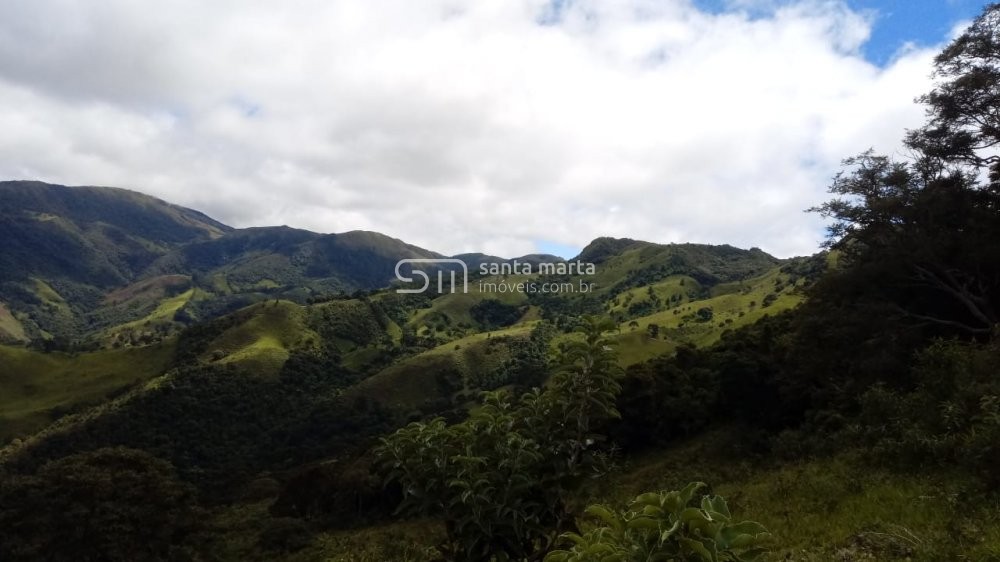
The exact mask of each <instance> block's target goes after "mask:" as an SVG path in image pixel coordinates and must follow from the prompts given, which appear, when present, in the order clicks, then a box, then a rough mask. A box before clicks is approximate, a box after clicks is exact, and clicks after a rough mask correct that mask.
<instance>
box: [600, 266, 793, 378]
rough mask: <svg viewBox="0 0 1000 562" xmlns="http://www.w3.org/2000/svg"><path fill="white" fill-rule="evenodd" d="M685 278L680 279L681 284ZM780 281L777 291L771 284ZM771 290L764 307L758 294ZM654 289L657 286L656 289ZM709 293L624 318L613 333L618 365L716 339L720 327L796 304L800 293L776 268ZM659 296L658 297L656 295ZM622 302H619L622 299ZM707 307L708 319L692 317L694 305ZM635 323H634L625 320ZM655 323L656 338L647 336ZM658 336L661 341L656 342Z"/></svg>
mask: <svg viewBox="0 0 1000 562" xmlns="http://www.w3.org/2000/svg"><path fill="white" fill-rule="evenodd" d="M678 283H679V281H678V280H676V279H671V280H667V281H665V282H661V283H657V284H655V285H653V287H654V290H657V289H656V287H657V286H659V287H661V289H660V290H670V289H671V288H674V290H676V288H677V287H681V285H679V284H678ZM689 283H690V282H689V281H686V282H685V285H684V286H687V285H688V284H689ZM778 286H781V287H782V289H781V290H780V291H778V290H777V289H776V287H778ZM633 292H634V294H635V295H636V298H638V297H639V296H640V295H642V296H643V297H642V298H646V297H645V295H646V293H647V289H646V288H645V287H642V288H639V289H634V290H633ZM772 293H774V294H775V297H776V300H774V302H773V303H771V304H770V305H769V306H764V299H765V298H766V297H767V295H769V294H772ZM657 294H659V290H657ZM710 294H711V295H712V296H709V298H706V299H703V300H697V301H691V302H684V303H682V304H680V305H678V306H674V307H671V308H666V309H664V310H660V311H657V312H654V313H652V314H649V315H647V316H642V317H640V318H635V319H634V320H632V321H629V322H626V323H625V324H624V325H623V326H622V327H621V328H622V332H621V334H619V335H615V336H613V338H615V339H616V340H617V341H618V342H619V347H618V351H619V356H620V358H621V361H622V363H623V364H624V365H631V364H634V363H639V362H642V361H645V360H647V359H651V358H653V357H655V356H656V355H659V354H662V353H669V352H671V351H672V350H673V349H674V348H676V346H677V345H678V344H680V343H691V344H694V345H696V346H699V347H704V346H709V345H712V344H713V343H715V342H717V341H718V340H719V338H721V337H722V334H723V332H725V331H726V330H733V329H737V328H741V327H743V326H748V325H750V324H753V323H754V322H756V321H758V320H760V319H761V318H763V317H764V316H765V315H769V314H770V315H774V314H777V313H779V312H782V311H784V310H787V309H789V308H793V307H795V306H797V305H798V304H799V303H800V302H802V299H803V297H802V296H801V295H800V294H798V292H796V291H795V287H794V286H792V285H790V284H788V278H787V276H786V275H785V274H782V273H781V272H780V271H779V270H778V269H777V268H776V269H774V270H772V271H770V272H768V273H766V274H764V275H762V276H760V277H757V278H754V279H750V280H747V281H743V282H739V283H727V284H722V285H717V286H715V287H713V288H712V290H711V293H710ZM661 298H662V297H661ZM623 302H624V301H623ZM704 307H708V308H711V309H712V319H711V320H709V321H706V322H701V321H698V319H697V312H698V310H699V309H701V308H704ZM631 322H635V325H634V326H633V325H631ZM651 324H656V325H657V326H658V327H659V333H658V335H657V338H655V339H654V338H652V337H650V335H649V326H650V325H651ZM661 340H662V341H661Z"/></svg>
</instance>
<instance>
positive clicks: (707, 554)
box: [545, 482, 770, 562]
mask: <svg viewBox="0 0 1000 562" xmlns="http://www.w3.org/2000/svg"><path fill="white" fill-rule="evenodd" d="M704 487H705V484H703V483H701V482H694V483H691V484H688V485H687V486H685V487H684V489H683V490H680V491H673V492H658V493H657V492H650V493H645V494H642V495H640V496H638V497H636V498H635V499H634V500H633V501H632V502H631V503H630V504H629V506H628V508H627V509H625V510H624V511H622V512H620V513H619V512H613V511H612V510H611V509H609V508H608V507H606V506H603V505H592V506H590V507H589V508H587V511H586V513H587V514H588V515H590V516H591V517H593V518H595V519H597V520H598V521H600V523H601V524H600V526H598V527H595V528H593V529H590V530H589V531H587V532H586V533H584V534H582V535H581V534H577V533H566V534H564V535H562V537H561V538H562V539H563V540H564V541H566V542H569V543H572V547H571V548H570V549H569V550H556V551H553V552H551V553H549V554H548V555H547V556H546V557H545V562H633V561H634V562H640V561H641V562H667V561H675V562H750V561H753V560H758V559H759V558H760V556H761V555H763V554H764V553H765V552H766V551H767V549H766V548H765V547H764V546H763V545H764V544H765V543H766V541H767V539H768V538H769V537H770V535H769V534H768V533H767V529H765V528H764V526H763V525H761V524H760V523H756V522H754V521H743V522H740V523H734V522H733V518H732V515H731V514H730V512H729V506H728V505H726V500H725V499H723V498H722V497H721V496H708V495H705V496H702V498H701V501H700V503H697V498H695V492H697V491H698V490H700V489H701V488H704Z"/></svg>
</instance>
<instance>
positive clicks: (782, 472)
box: [581, 429, 1000, 561]
mask: <svg viewBox="0 0 1000 562" xmlns="http://www.w3.org/2000/svg"><path fill="white" fill-rule="evenodd" d="M742 440H743V436H741V435H740V432H739V431H738V430H734V429H726V430H717V431H714V432H710V433H707V434H704V435H702V436H700V437H697V438H695V439H692V440H691V441H689V442H687V443H684V444H681V445H679V446H676V447H673V448H670V449H668V450H665V451H660V452H657V453H653V454H649V455H646V456H643V457H640V458H636V459H632V460H629V461H628V463H627V464H626V466H624V467H623V470H622V471H621V472H620V473H618V474H616V475H613V476H612V477H611V478H609V479H608V480H607V481H606V482H602V483H601V484H600V485H599V486H595V489H594V490H592V491H591V493H590V496H589V498H588V502H589V501H594V502H601V503H608V504H611V505H615V506H619V507H621V506H624V505H625V503H627V501H628V500H629V499H631V498H633V497H635V496H636V495H638V494H639V493H642V492H645V491H656V490H674V489H679V488H681V487H683V486H684V485H685V484H687V483H688V482H692V481H703V482H707V483H709V484H711V485H712V487H713V488H712V493H717V494H720V495H722V496H724V497H725V498H726V499H727V500H728V502H729V505H730V509H731V510H732V511H733V513H734V514H735V515H736V516H737V517H738V518H739V519H751V520H755V521H759V522H760V523H762V524H764V526H765V527H767V528H768V530H769V531H770V532H771V533H772V535H773V536H774V552H773V553H772V555H771V556H770V558H769V559H770V560H798V561H826V560H914V561H916V560H927V561H930V560H998V559H1000V558H998V557H1000V511H998V506H997V504H996V502H995V500H994V501H993V502H992V503H990V502H985V501H975V499H974V498H971V499H973V501H969V500H965V501H963V500H960V499H959V498H962V497H963V496H964V495H965V490H967V489H969V488H970V487H971V486H972V483H971V482H970V481H969V480H968V478H967V477H963V476H961V475H957V474H951V473H945V472H925V473H910V474H901V473H896V472H892V471H889V470H886V469H881V468H877V467H872V466H871V465H870V464H869V463H868V462H866V460H867V459H866V458H865V456H864V455H861V454H859V453H856V452H852V451H848V452H844V453H841V454H838V455H836V456H833V457H831V458H827V459H821V460H807V461H797V462H791V463H787V464H781V465H774V464H768V463H752V462H738V461H735V462H734V459H738V458H740V455H739V453H738V452H737V451H738V450H739V449H740V447H741V446H742V445H741V441H742ZM581 505H582V503H581Z"/></svg>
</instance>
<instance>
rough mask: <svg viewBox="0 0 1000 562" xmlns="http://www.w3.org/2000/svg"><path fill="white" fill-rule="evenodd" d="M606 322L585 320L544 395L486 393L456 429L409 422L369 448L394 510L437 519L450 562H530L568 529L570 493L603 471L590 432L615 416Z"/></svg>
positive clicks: (614, 371)
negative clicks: (393, 495) (394, 498)
mask: <svg viewBox="0 0 1000 562" xmlns="http://www.w3.org/2000/svg"><path fill="white" fill-rule="evenodd" d="M614 327H615V326H614V324H613V323H610V322H608V321H606V320H605V319H599V318H595V317H584V319H583V320H582V321H581V324H580V327H579V330H580V331H581V332H582V334H583V337H582V338H581V339H580V340H576V341H573V342H571V343H570V344H569V345H567V346H566V349H565V350H564V352H563V355H562V362H563V367H562V368H561V369H559V370H558V371H557V372H556V373H554V374H553V376H552V377H551V380H550V381H549V384H548V386H547V388H546V389H545V390H544V391H543V390H540V389H537V388H536V389H534V390H532V391H531V392H528V393H525V394H524V395H522V396H521V397H520V398H519V399H517V400H513V399H512V398H511V396H510V395H509V393H506V392H490V393H485V394H484V399H483V402H482V406H481V407H480V408H478V409H477V410H475V411H474V412H473V413H472V414H471V415H470V417H469V418H468V419H467V420H466V421H464V422H461V423H457V424H452V425H448V424H447V423H446V422H445V421H444V420H443V419H440V418H438V419H435V420H432V421H430V422H421V423H413V424H410V425H409V426H407V427H405V428H403V429H401V430H399V431H397V432H396V433H394V434H393V435H391V436H390V437H388V438H386V439H384V440H383V443H382V445H381V446H380V447H379V448H378V449H377V450H376V455H377V457H378V458H379V460H380V464H381V466H382V470H383V472H384V474H385V475H386V482H387V484H399V485H400V488H401V489H402V490H403V502H402V504H401V505H400V510H402V511H408V512H410V513H414V514H420V515H424V516H440V517H442V518H443V519H444V521H445V525H446V531H447V541H446V543H445V544H443V545H441V547H440V549H441V550H442V552H443V553H444V554H445V556H446V557H447V558H448V559H449V560H456V561H469V562H472V561H486V560H491V559H492V558H493V557H494V556H504V557H506V558H503V559H507V560H529V559H537V558H538V556H540V554H539V553H544V552H546V551H547V550H548V549H549V548H550V547H551V545H552V544H553V542H554V541H555V538H556V536H558V534H559V533H561V532H563V531H565V530H567V529H569V528H572V525H573V516H572V514H571V513H570V512H569V511H568V510H567V500H568V495H569V492H570V491H571V490H573V489H575V488H576V487H577V486H578V485H579V484H580V482H581V481H582V479H583V478H584V477H585V476H586V475H588V474H591V473H593V472H594V471H599V470H601V469H602V468H603V466H604V465H603V462H602V461H603V453H602V452H601V450H600V444H601V442H602V441H603V440H604V438H603V436H602V435H601V434H600V433H598V431H599V430H600V428H601V427H602V426H603V425H604V424H605V423H606V422H607V421H608V420H609V419H611V418H613V417H617V415H618V412H617V410H616V409H615V398H616V396H617V393H618V391H619V386H618V382H617V378H618V376H619V374H620V371H619V369H618V368H617V365H616V362H615V359H614V356H613V354H612V353H611V351H610V347H609V344H608V340H607V339H605V338H604V336H603V334H604V333H605V332H607V331H609V330H612V329H614Z"/></svg>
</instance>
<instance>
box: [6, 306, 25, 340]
mask: <svg viewBox="0 0 1000 562" xmlns="http://www.w3.org/2000/svg"><path fill="white" fill-rule="evenodd" d="M27 339H28V336H27V334H25V333H24V326H22V325H21V322H20V321H19V320H18V319H17V318H16V317H14V315H13V314H11V312H10V310H9V309H8V308H7V306H6V305H5V304H4V303H2V302H0V341H4V340H7V341H15V342H23V341H27Z"/></svg>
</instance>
